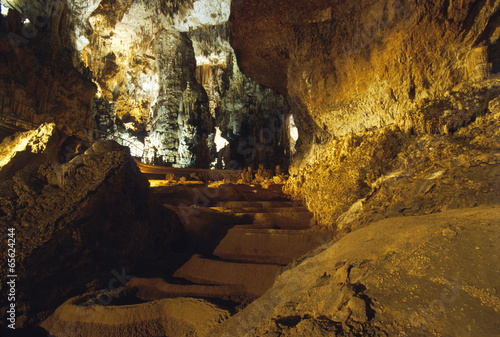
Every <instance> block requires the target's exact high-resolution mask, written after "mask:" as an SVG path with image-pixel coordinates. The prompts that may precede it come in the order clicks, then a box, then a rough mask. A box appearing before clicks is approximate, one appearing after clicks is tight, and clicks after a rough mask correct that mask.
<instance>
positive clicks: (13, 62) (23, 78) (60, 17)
mask: <svg viewBox="0 0 500 337" xmlns="http://www.w3.org/2000/svg"><path fill="white" fill-rule="evenodd" d="M16 4H17V5H18V6H17V5H16V8H19V10H24V11H21V14H20V13H18V12H16V11H13V10H10V11H9V15H8V16H6V17H4V16H3V15H2V16H0V20H1V21H0V24H1V30H2V34H0V50H1V53H2V55H3V57H2V58H1V60H0V74H1V80H0V82H1V85H0V92H1V95H2V98H1V104H2V106H1V114H2V118H6V117H8V116H12V115H13V116H16V118H18V119H22V120H24V121H25V122H26V125H27V127H28V128H33V125H38V124H40V123H42V122H54V123H56V125H57V126H58V127H59V128H60V129H61V130H63V131H64V132H66V133H68V134H72V133H75V134H76V133H79V132H81V131H82V130H83V129H84V128H85V127H94V125H95V123H94V122H93V120H92V119H91V111H92V105H93V98H94V95H95V92H96V88H95V85H94V84H92V81H91V79H90V78H89V74H88V72H87V71H86V70H85V69H84V68H83V67H81V69H77V68H75V67H74V63H73V56H72V55H73V50H72V48H71V47H68V46H70V45H71V43H69V41H71V37H70V36H71V32H69V31H68V29H67V28H66V27H68V26H69V25H70V20H71V19H70V17H69V14H68V9H67V7H66V6H61V5H59V6H56V5H55V4H60V3H59V2H55V4H54V3H53V5H54V6H52V7H50V6H49V4H47V8H45V7H44V9H45V10H47V12H45V11H41V10H37V8H38V7H37V6H35V3H32V2H29V3H28V2H26V3H24V4H25V5H26V6H21V4H18V3H16ZM23 20H25V23H23ZM26 20H31V21H26ZM27 74H29V76H27Z"/></svg>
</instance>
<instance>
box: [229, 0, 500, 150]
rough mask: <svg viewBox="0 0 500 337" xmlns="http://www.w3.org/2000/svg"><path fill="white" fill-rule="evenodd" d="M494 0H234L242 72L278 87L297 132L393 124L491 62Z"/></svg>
mask: <svg viewBox="0 0 500 337" xmlns="http://www.w3.org/2000/svg"><path fill="white" fill-rule="evenodd" d="M499 8H500V2H499V1H473V0H465V1H460V2H451V1H445V0H439V1H434V0H426V1H420V2H412V1H404V0H377V1H356V2H352V1H347V0H346V1H331V0H315V1H300V0H281V1H272V2H269V1H263V0H250V1H234V2H233V3H232V14H231V18H230V29H231V44H232V46H233V47H234V49H235V50H236V54H237V55H238V57H239V64H240V66H241V69H242V70H243V72H244V73H245V74H246V75H248V76H250V77H251V78H253V79H255V80H257V81H258V82H259V83H261V84H263V85H266V86H269V87H271V88H274V89H277V90H279V91H280V92H282V93H284V94H288V99H289V103H290V104H291V105H292V109H293V113H294V117H295V120H296V122H298V123H297V125H298V127H299V131H301V132H300V137H301V138H302V139H303V141H305V142H306V143H309V142H310V141H311V140H312V139H313V138H314V136H316V138H325V137H326V136H329V135H332V136H337V137H338V136H343V135H346V134H350V133H352V132H354V133H362V132H364V131H365V130H366V129H370V128H373V127H383V126H387V125H391V124H396V125H398V126H400V127H401V128H403V129H406V130H408V129H410V128H412V127H414V126H415V125H413V123H412V122H411V120H410V119H409V118H408V117H409V115H410V116H411V114H412V113H411V111H412V110H413V109H415V108H417V107H418V106H419V105H420V104H422V102H424V101H425V100H426V99H434V98H437V97H440V96H442V94H443V93H444V92H445V91H447V90H451V89H453V88H454V87H456V86H457V85H462V84H463V83H465V82H468V81H476V80H481V79H483V78H486V77H487V76H488V75H489V73H490V70H491V69H493V71H497V69H498V62H499V59H498V55H497V53H496V51H497V50H498V43H499V40H498V38H499V34H498V30H497V28H498V24H499V21H498V10H499Z"/></svg>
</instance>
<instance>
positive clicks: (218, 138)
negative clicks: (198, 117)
mask: <svg viewBox="0 0 500 337" xmlns="http://www.w3.org/2000/svg"><path fill="white" fill-rule="evenodd" d="M215 130H216V133H215V145H216V146H217V152H219V151H220V150H222V149H223V148H225V147H226V146H227V145H229V142H228V141H227V140H226V139H225V138H224V137H222V132H221V131H220V129H219V128H218V127H216V128H215Z"/></svg>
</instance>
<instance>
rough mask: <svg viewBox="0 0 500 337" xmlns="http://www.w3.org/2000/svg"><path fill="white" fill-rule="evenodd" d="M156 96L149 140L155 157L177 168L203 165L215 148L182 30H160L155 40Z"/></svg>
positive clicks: (203, 97) (190, 49)
mask: <svg viewBox="0 0 500 337" xmlns="http://www.w3.org/2000/svg"><path fill="white" fill-rule="evenodd" d="M156 55H157V57H158V59H157V67H158V72H159V86H160V89H159V95H158V98H157V105H156V111H155V113H154V114H153V118H152V126H151V134H150V141H151V143H152V144H154V145H155V148H156V150H157V151H158V152H157V153H155V154H154V156H155V157H157V158H159V159H160V161H161V162H164V163H170V164H173V165H174V166H176V167H192V166H196V167H206V168H208V164H209V162H210V158H211V154H210V150H211V149H213V148H214V144H213V138H212V141H211V144H209V134H211V133H214V131H215V130H214V121H213V118H212V116H211V115H210V114H209V111H208V97H207V94H206V92H205V90H204V89H203V87H202V86H201V85H200V84H198V83H197V82H196V78H195V69H196V68H195V67H196V61H195V57H194V56H195V55H194V51H193V47H192V45H191V41H190V40H189V39H188V37H187V35H186V34H184V33H179V32H175V31H167V30H163V31H161V32H160V33H159V34H158V37H157V41H156Z"/></svg>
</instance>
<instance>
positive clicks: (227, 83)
mask: <svg viewBox="0 0 500 337" xmlns="http://www.w3.org/2000/svg"><path fill="white" fill-rule="evenodd" d="M70 2H71V3H74V2H75V1H70ZM79 6H80V5H77V4H73V5H71V6H70V8H71V13H73V15H74V16H75V22H76V23H77V24H76V28H75V34H76V36H77V38H76V41H77V43H76V44H77V49H78V52H80V53H81V56H82V59H83V61H84V62H85V64H86V65H87V66H88V67H89V68H90V69H91V70H92V72H93V77H94V79H95V81H96V82H97V83H98V84H99V87H100V91H99V95H101V97H100V98H99V101H100V102H99V104H96V108H97V110H96V111H95V115H94V116H95V118H96V121H97V124H98V126H99V128H100V129H103V130H112V132H111V133H113V134H114V135H118V136H120V137H122V138H124V139H125V140H126V141H127V142H130V143H132V144H133V145H134V146H133V147H131V150H132V154H133V155H134V156H136V157H141V158H142V160H143V161H144V162H147V163H157V164H173V165H174V166H181V167H187V166H198V167H208V166H209V165H212V166H214V167H217V168H223V167H226V168H227V167H231V168H235V167H236V164H235V162H236V163H237V164H238V165H239V167H242V166H243V167H246V166H254V167H255V168H256V166H257V164H258V163H265V164H266V166H268V167H274V166H275V165H278V164H280V165H282V167H283V168H286V167H287V166H288V163H289V155H288V150H289V141H288V136H287V127H286V125H287V124H286V122H287V117H288V116H287V109H286V102H285V100H284V98H283V96H281V95H279V94H277V93H276V92H275V91H273V90H272V89H269V88H265V87H262V86H260V85H258V84H256V83H255V82H254V81H252V80H250V79H249V78H248V77H246V76H244V75H243V74H241V72H240V71H239V68H238V66H237V64H236V62H235V61H234V60H235V56H234V52H233V50H232V48H231V46H230V45H229V42H228V39H229V32H228V29H227V18H228V16H229V8H230V5H229V2H228V1H225V0H198V1H150V0H148V1H139V0H136V1H131V0H123V1H122V0H121V1H113V2H109V1H103V2H102V3H101V4H100V5H99V7H97V8H96V9H95V10H93V9H92V8H94V7H93V6H94V2H89V4H88V8H83V7H82V8H80V7H79ZM92 10H93V11H92ZM90 13H91V14H90ZM152 13H155V14H152ZM87 20H88V22H89V23H88V24H85V22H86V21H87ZM88 25H90V26H89V27H87V28H85V27H86V26H88ZM179 32H180V34H181V36H180V37H179V36H178V35H179ZM174 36H177V38H175V37H174ZM193 50H194V53H193ZM181 54H182V56H181ZM195 59H196V61H195ZM195 74H196V76H195ZM187 82H189V89H188V87H187V84H186V83H187ZM200 85H202V86H203V87H202V86H200ZM205 92H206V93H205ZM207 94H208V95H207ZM186 99H188V100H191V101H190V102H189V103H188V104H184V103H186V102H185V100H186ZM181 103H182V104H183V108H181V107H180V105H181ZM181 110H185V111H181ZM194 110H196V113H194ZM189 115H191V116H189ZM212 118H213V119H215V121H210V120H211V119H212ZM111 121H112V122H113V123H114V124H115V125H111V123H110V122H111ZM214 122H215V124H214ZM101 123H102V124H101ZM212 124H214V125H212ZM213 126H217V127H219V129H220V132H221V134H222V137H224V138H225V139H227V140H229V141H230V142H231V145H230V147H227V148H225V149H219V150H217V151H216V149H215V145H214V140H215V129H213ZM106 132H109V131H106ZM205 143H206V144H205ZM181 157H182V158H181ZM232 160H234V161H235V162H231V161H232ZM230 164H231V166H230Z"/></svg>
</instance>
